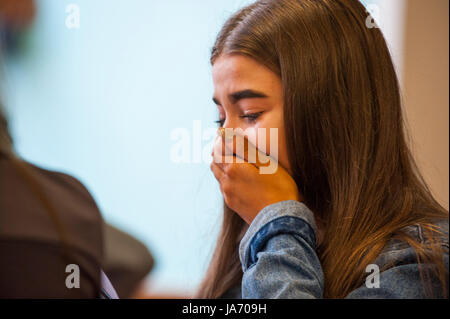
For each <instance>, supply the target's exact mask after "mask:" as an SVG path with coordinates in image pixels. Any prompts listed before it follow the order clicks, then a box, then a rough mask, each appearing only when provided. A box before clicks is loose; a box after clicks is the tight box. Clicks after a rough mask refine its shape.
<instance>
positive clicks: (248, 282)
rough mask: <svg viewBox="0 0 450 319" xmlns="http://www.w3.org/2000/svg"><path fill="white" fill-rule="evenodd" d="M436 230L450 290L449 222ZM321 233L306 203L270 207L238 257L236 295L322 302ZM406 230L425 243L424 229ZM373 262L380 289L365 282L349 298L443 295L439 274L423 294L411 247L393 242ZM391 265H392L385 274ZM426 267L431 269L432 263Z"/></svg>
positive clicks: (251, 229)
mask: <svg viewBox="0 0 450 319" xmlns="http://www.w3.org/2000/svg"><path fill="white" fill-rule="evenodd" d="M436 226H438V227H440V228H441V231H442V232H443V233H442V235H441V236H440V237H439V243H440V244H441V245H442V247H443V250H444V256H443V258H444V263H445V266H446V270H447V273H446V281H447V284H446V285H447V291H448V250H449V249H448V246H449V244H448V220H442V221H439V222H437V223H436ZM316 231H317V227H316V225H315V222H314V216H313V213H312V212H311V211H310V210H309V209H308V208H307V207H306V206H305V205H304V204H303V203H300V202H297V201H284V202H280V203H277V204H273V205H270V206H267V207H265V208H264V209H263V210H262V211H261V212H260V213H259V214H258V215H257V217H256V218H255V219H254V220H253V222H252V223H251V225H250V227H249V229H248V230H247V232H246V234H245V236H244V238H243V239H242V240H241V243H240V246H239V256H240V260H241V264H242V270H243V272H244V275H243V278H242V285H241V291H240V292H239V291H238V292H236V295H235V297H237V298H240V297H242V298H302V299H306V298H308V299H310V298H322V297H323V287H324V276H323V273H322V267H321V264H320V261H319V259H318V257H317V254H316V251H315V248H316ZM405 231H406V232H408V234H410V235H411V236H413V238H415V239H416V240H417V241H418V242H421V243H426V240H425V239H424V236H423V234H424V230H423V229H422V228H421V226H419V225H413V226H409V227H407V228H405ZM374 264H376V265H377V266H378V267H379V269H380V270H381V272H380V273H379V287H378V288H377V287H373V288H369V287H367V286H366V284H365V283H364V284H363V285H362V286H361V287H360V288H358V289H356V290H354V291H352V292H351V293H350V294H349V295H348V296H347V298H428V297H435V298H436V297H437V298H442V297H443V295H442V284H441V283H440V281H439V280H438V279H437V278H436V276H431V280H430V281H429V282H430V284H431V293H432V294H431V295H430V294H429V293H430V291H428V294H427V292H425V291H424V288H423V287H424V286H423V281H422V279H421V275H420V273H419V265H418V263H417V259H416V254H415V251H414V249H413V248H412V247H410V246H409V245H408V244H407V243H404V242H400V241H396V240H391V241H390V242H389V243H388V245H387V246H386V247H385V249H384V250H383V252H382V253H381V254H380V255H379V257H378V258H377V259H376V260H375V261H374ZM386 265H389V267H388V268H387V269H386V270H383V269H384V268H383V266H386ZM421 267H422V269H425V268H427V267H428V268H429V269H432V268H433V265H430V264H421ZM434 268H435V267H434ZM368 275H369V273H368ZM369 286H370V285H369Z"/></svg>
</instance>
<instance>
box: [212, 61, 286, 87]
mask: <svg viewBox="0 0 450 319" xmlns="http://www.w3.org/2000/svg"><path fill="white" fill-rule="evenodd" d="M212 76H213V81H214V87H215V91H216V92H217V93H219V94H220V92H222V91H227V92H228V93H230V92H231V91H239V90H246V89H254V90H259V91H264V92H268V91H273V90H276V89H277V88H279V87H280V86H281V81H280V79H279V77H278V76H277V75H276V74H275V73H274V72H272V71H271V70H270V69H269V68H267V67H266V66H264V65H262V64H260V63H258V62H257V61H255V60H253V59H251V58H249V57H247V56H244V55H238V54H233V55H224V56H221V57H219V58H218V59H217V60H216V62H215V63H214V65H213V68H212ZM279 89H280V90H281V88H279Z"/></svg>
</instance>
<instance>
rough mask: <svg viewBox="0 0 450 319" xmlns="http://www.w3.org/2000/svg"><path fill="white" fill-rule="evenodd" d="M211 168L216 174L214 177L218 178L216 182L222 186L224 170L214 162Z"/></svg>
mask: <svg viewBox="0 0 450 319" xmlns="http://www.w3.org/2000/svg"><path fill="white" fill-rule="evenodd" d="M210 168H211V171H212V172H213V174H214V177H215V178H216V180H217V181H218V182H219V184H220V183H221V182H222V180H223V178H224V176H225V173H224V171H223V170H222V168H221V167H220V166H219V165H217V164H216V163H214V162H212V163H211V165H210Z"/></svg>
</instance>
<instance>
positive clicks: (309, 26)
mask: <svg viewBox="0 0 450 319" xmlns="http://www.w3.org/2000/svg"><path fill="white" fill-rule="evenodd" d="M367 19H368V14H367V13H366V10H365V8H364V6H363V5H362V4H361V3H360V2H359V1H358V0H322V1H317V0H265V1H257V2H255V3H254V4H252V5H250V6H248V7H246V8H244V9H242V10H240V11H239V12H237V13H236V14H235V15H233V16H232V17H231V18H230V19H229V20H228V21H227V22H226V24H225V25H224V27H223V29H222V30H221V32H220V33H219V35H218V38H217V40H216V43H215V45H214V47H213V49H212V56H211V63H212V67H213V81H214V87H215V92H214V102H215V103H216V104H217V107H218V111H219V115H220V125H221V127H223V128H233V129H235V128H241V129H243V130H245V129H257V128H266V129H269V128H277V129H278V156H277V159H278V163H279V167H278V170H277V172H276V173H275V174H272V175H263V174H260V173H259V170H258V163H243V164H239V163H236V161H234V162H233V163H227V162H226V161H223V160H222V161H217V160H214V161H213V162H212V164H211V169H212V171H213V173H214V175H215V177H216V179H217V180H218V182H219V184H220V189H221V191H222V194H223V196H224V202H225V205H224V206H225V209H224V219H223V226H222V230H221V232H220V235H219V239H218V243H217V247H216V249H215V251H214V254H213V257H212V261H211V264H210V266H209V268H208V270H207V273H206V276H205V278H204V280H203V282H202V284H201V286H200V289H199V291H198V293H197V297H199V298H220V297H223V298H234V297H236V298H240V297H243V298H345V297H348V298H426V297H445V296H446V295H447V290H448V211H446V210H445V209H444V208H443V207H441V206H440V205H439V204H438V203H437V202H436V200H435V199H434V198H433V196H432V195H431V193H430V191H429V190H428V188H427V186H426V184H425V183H424V181H423V179H422V177H421V175H420V173H419V172H418V170H417V168H416V164H415V163H414V160H413V158H412V156H411V153H410V151H409V149H408V147H407V142H406V137H405V135H406V134H405V130H404V123H403V118H402V109H401V99H400V92H399V85H398V82H397V77H396V74H395V71H394V67H393V63H392V60H391V57H390V54H389V51H388V48H387V45H386V42H385V39H384V37H383V35H382V33H381V32H380V30H379V29H377V28H368V27H367V26H366V21H367ZM249 139H250V140H251V141H252V142H253V143H254V144H256V147H258V143H257V142H255V139H254V138H249ZM252 139H253V140H252ZM217 145H221V144H220V143H218V144H217ZM223 149H225V148H223V147H220V148H218V147H216V148H215V150H214V157H215V158H217V157H220V158H221V159H223V155H224V153H223ZM235 157H236V156H235ZM235 159H236V158H234V160H235ZM241 288H242V289H241Z"/></svg>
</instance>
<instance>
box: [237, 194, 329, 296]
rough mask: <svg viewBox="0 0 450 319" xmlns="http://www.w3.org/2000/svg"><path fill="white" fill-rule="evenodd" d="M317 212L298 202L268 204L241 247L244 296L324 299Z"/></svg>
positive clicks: (258, 216)
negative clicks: (314, 212)
mask: <svg viewBox="0 0 450 319" xmlns="http://www.w3.org/2000/svg"><path fill="white" fill-rule="evenodd" d="M315 234H316V225H315V222H314V216H313V213H312V212H311V211H310V210H309V209H308V208H307V207H306V206H305V205H304V204H303V203H300V202H297V201H283V202H280V203H277V204H273V205H270V206H267V207H265V208H264V209H263V210H262V211H261V212H260V213H259V214H258V215H257V216H256V218H255V219H254V220H253V222H252V223H251V225H250V227H249V229H248V231H247V232H246V234H245V236H244V238H243V239H242V240H241V243H240V247H239V256H240V260H241V264H242V270H243V272H244V275H243V278H242V298H262V299H269V298H302V299H307V298H308V299H309V298H322V292H323V273H322V267H321V265H320V261H319V259H318V257H317V255H316V252H315V247H316V235H315Z"/></svg>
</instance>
